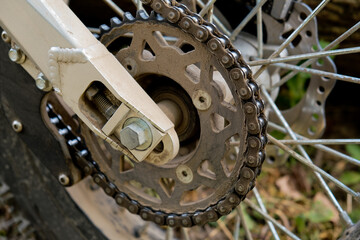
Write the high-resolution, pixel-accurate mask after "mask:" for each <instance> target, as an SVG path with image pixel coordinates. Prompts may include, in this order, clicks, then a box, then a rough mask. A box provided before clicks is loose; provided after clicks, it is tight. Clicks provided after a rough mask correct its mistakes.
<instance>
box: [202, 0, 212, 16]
mask: <svg viewBox="0 0 360 240" xmlns="http://www.w3.org/2000/svg"><path fill="white" fill-rule="evenodd" d="M215 2H216V0H210V1H208V2H207V3H206V5H205V6H204V7H203V8H202V9H201V11H200V12H199V15H200V16H202V17H204V16H205V14H207V13H209V10H210V9H211V8H213V6H214V4H215Z"/></svg>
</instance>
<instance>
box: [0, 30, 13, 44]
mask: <svg viewBox="0 0 360 240" xmlns="http://www.w3.org/2000/svg"><path fill="white" fill-rule="evenodd" d="M1 39H2V40H3V41H4V42H6V43H10V42H11V38H10V37H9V35H8V34H7V32H5V31H2V33H1Z"/></svg>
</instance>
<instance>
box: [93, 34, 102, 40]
mask: <svg viewBox="0 0 360 240" xmlns="http://www.w3.org/2000/svg"><path fill="white" fill-rule="evenodd" d="M92 35H93V36H94V37H95V38H96V39H97V40H99V39H100V35H99V34H97V33H93V34H92Z"/></svg>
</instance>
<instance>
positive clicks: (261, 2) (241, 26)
mask: <svg viewBox="0 0 360 240" xmlns="http://www.w3.org/2000/svg"><path fill="white" fill-rule="evenodd" d="M266 1H267V0H261V1H260V2H259V3H258V4H256V6H255V7H254V8H253V9H252V10H251V11H250V12H249V14H248V15H247V16H246V17H245V18H244V19H243V20H242V21H241V23H240V24H239V25H238V26H237V27H236V28H235V30H234V31H233V32H232V33H231V35H230V40H231V41H234V40H235V39H236V37H237V35H239V33H240V32H241V31H242V30H243V28H244V27H245V26H246V24H248V22H249V21H250V20H251V19H252V18H253V17H254V16H255V14H256V13H257V12H258V10H259V9H260V8H261V7H262V6H263V5H264V4H265V3H266Z"/></svg>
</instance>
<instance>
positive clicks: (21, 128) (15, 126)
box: [11, 120, 23, 133]
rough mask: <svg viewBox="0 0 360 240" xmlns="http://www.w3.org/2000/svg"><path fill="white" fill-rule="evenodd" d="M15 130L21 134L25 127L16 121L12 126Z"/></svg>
mask: <svg viewBox="0 0 360 240" xmlns="http://www.w3.org/2000/svg"><path fill="white" fill-rule="evenodd" d="M11 126H12V128H13V130H14V131H15V132H17V133H19V132H21V131H22V130H23V125H22V123H21V122H20V121H18V120H14V121H13V122H12V124H11Z"/></svg>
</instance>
